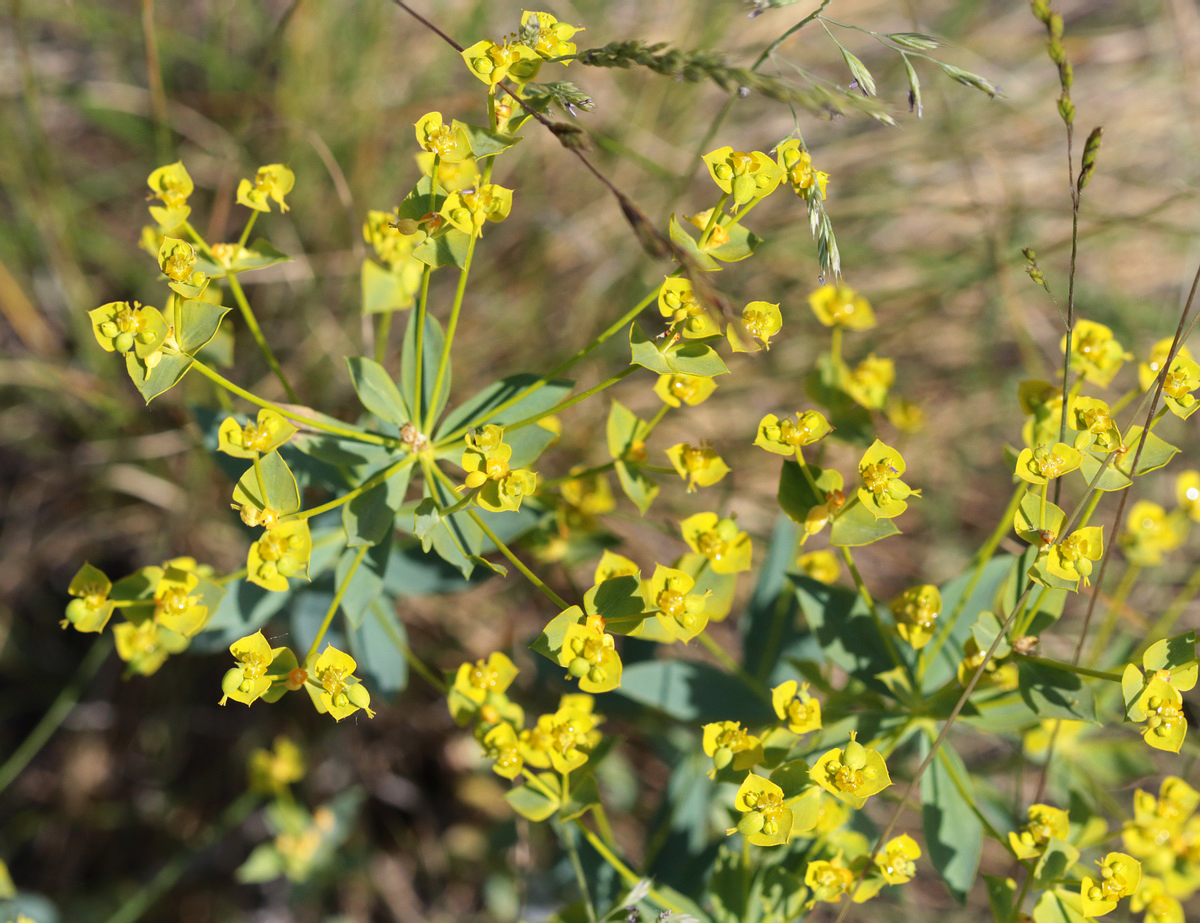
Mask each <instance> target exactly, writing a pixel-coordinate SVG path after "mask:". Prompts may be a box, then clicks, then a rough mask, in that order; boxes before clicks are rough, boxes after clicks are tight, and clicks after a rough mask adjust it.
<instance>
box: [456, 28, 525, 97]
mask: <svg viewBox="0 0 1200 923" xmlns="http://www.w3.org/2000/svg"><path fill="white" fill-rule="evenodd" d="M462 58H463V60H464V61H466V62H467V69H468V70H469V71H470V72H471V73H472V74H474V75H475V77H476V78H477V79H478V80H482V81H483V82H484V83H486V84H487V85H488V86H493V87H494V86H496V84H498V83H500V81H502V80H505V79H508V78H512V79H513V80H515V81H516V82H517V83H522V84H523V83H526V82H528V81H530V80H532V79H533V78H534V77H536V76H537V72H538V70H539V69H540V68H541V66H542V59H541V57H540V56H539V55H538V53H537V52H536V51H534V50H533V49H532V48H529V47H527V46H525V45H521V44H516V43H514V44H508V43H505V44H503V45H497V44H496V43H495V42H493V41H490V40H488V39H483V40H482V41H479V42H476V43H475V44H474V45H472V46H471V47H470V48H465V49H463V51H462Z"/></svg>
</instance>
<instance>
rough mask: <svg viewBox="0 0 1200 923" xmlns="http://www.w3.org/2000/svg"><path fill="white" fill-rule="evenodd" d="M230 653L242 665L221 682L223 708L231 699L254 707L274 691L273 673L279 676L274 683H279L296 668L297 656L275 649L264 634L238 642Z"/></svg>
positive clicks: (258, 632) (279, 648) (229, 672)
mask: <svg viewBox="0 0 1200 923" xmlns="http://www.w3.org/2000/svg"><path fill="white" fill-rule="evenodd" d="M229 653H231V654H233V657H234V659H235V660H237V662H238V665H237V666H235V667H233V668H232V669H231V670H229V671H228V672H226V674H225V676H224V678H223V679H222V680H221V691H222V692H223V693H224V695H222V696H221V701H220V703H219V704H221V705H224V704H225V703H226V702H227V701H229V699H233V700H234V701H235V702H241V703H242V704H243V705H250V704H251V703H253V702H255V701H256V700H258V699H260V698H262V696H263V694H264V693H266V692H267V690H269V689H270V688H271V684H272V682H273V678H272V676H271V675H270V673H271V671H272V670H274V672H275V674H276V676H275V677H274V680H279V679H280V678H281V676H286V675H287V674H288V673H289V672H290V671H291V669H293V668H294V667H295V666H296V658H295V655H293V654H292V652H291V651H290V650H288V649H287V648H286V647H271V645H270V643H269V642H268V641H267V639H266V636H265V635H264V634H263V633H262V632H261V631H256V632H255V633H254V634H252V635H247V636H246V637H244V638H240V639H239V640H237V641H234V642H233V644H231V645H229Z"/></svg>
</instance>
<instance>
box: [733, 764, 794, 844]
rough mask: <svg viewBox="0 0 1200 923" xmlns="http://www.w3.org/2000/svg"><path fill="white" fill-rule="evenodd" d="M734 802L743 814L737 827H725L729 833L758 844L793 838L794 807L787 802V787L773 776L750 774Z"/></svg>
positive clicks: (774, 842)
mask: <svg viewBox="0 0 1200 923" xmlns="http://www.w3.org/2000/svg"><path fill="white" fill-rule="evenodd" d="M733 804H734V807H735V808H737V810H738V811H739V812H741V814H742V818H741V820H739V821H738V824H737V826H736V827H730V828H729V829H728V830H726V831H725V835H726V836H732V835H733V834H734V833H740V834H741V835H742V836H744V837H746V839H747V840H749V841H750V842H751V843H752V844H753V845H755V846H779V845H781V844H783V843H786V842H787V841H788V839H789V838H790V836H791V832H792V823H793V821H794V817H793V815H792V811H791V809H790V808H789V807H788V806H787V805H786V804H784V802H783V789H782V788H780V787H779V786H778V785H776V784H775V783H774V782H772V781H771V780H770V779H764V778H763V777H762V776H757V775H755V774H754V773H750V774H749V775H747V776H746V780H745V781H744V782H742V784H741V786H740V787H739V788H738V790H737V794H736V795H735V796H734V801H733Z"/></svg>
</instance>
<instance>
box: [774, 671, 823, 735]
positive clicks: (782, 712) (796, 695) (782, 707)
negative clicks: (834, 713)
mask: <svg viewBox="0 0 1200 923" xmlns="http://www.w3.org/2000/svg"><path fill="white" fill-rule="evenodd" d="M771 707H772V708H774V709H775V714H776V715H778V716H779V718H780V720H781V721H784V722H786V724H787V728H788V730H789V731H791V732H792V733H793V734H808V733H809V732H811V731H817V730H820V728H821V703H820V702H819V701H818V700H817V699H816V698H814V697H813V696H811V695H809V694H808V683H804V684H801V683H799V682H797V681H796V680H794V679H789V680H788V681H787V682H785V683H781V684H780V685H778V686H776V687H775V688H774V689H772V690H771Z"/></svg>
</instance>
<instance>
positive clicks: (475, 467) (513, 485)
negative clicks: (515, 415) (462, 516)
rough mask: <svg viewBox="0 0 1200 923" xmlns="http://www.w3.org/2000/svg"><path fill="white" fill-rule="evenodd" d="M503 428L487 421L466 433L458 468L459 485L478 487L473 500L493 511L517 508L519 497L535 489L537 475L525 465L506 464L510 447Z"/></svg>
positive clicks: (469, 488) (520, 498)
mask: <svg viewBox="0 0 1200 923" xmlns="http://www.w3.org/2000/svg"><path fill="white" fill-rule="evenodd" d="M503 432H504V430H503V429H502V428H501V427H499V426H495V425H493V424H491V423H489V424H487V425H486V426H484V427H482V428H481V429H480V430H479V431H478V432H476V433H474V434H468V435H467V440H466V441H467V448H466V449H465V450H464V451H463V454H462V462H461V465H462V468H463V470H464V471H466V472H467V476H466V478H465V479H464V480H463V486H465V487H466V488H467V489H468V490H476V489H478V493H477V494H476V495H475V500H476V502H477V503H478V504H479V505H480V506H482V507H483V508H484V509H485V510H491V511H492V512H494V513H498V512H502V511H504V510H508V511H515V510H519V509H520V508H521V501H522V499H524V498H525V497H526V496H528V495H529V494H531V493H533V492H534V491H535V490H537V475H536V474H535V473H534V472H532V471H530V470H529V469H528V468H510V467H509V466H508V461H509V459H510V458H512V447H511V446H510V445H508V443H506V442H504V441H503V440H502V436H503Z"/></svg>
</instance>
